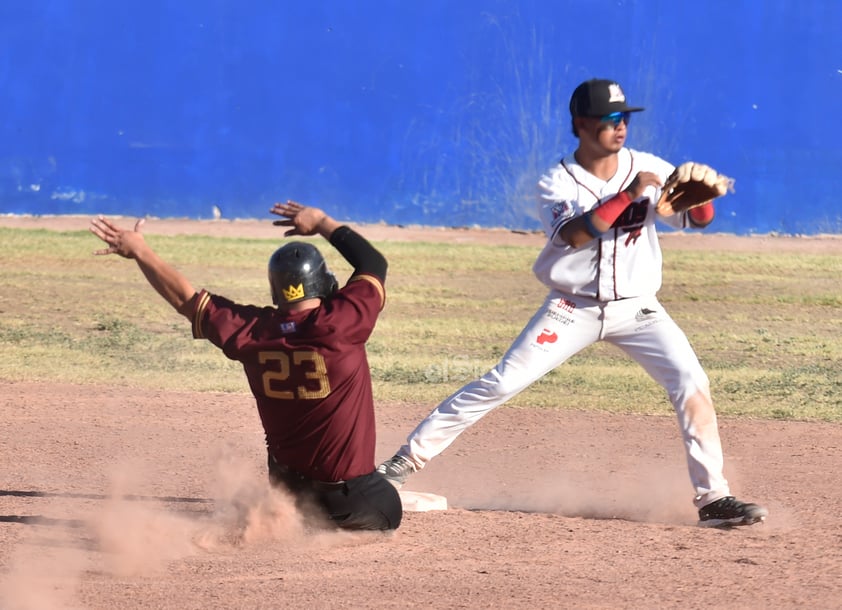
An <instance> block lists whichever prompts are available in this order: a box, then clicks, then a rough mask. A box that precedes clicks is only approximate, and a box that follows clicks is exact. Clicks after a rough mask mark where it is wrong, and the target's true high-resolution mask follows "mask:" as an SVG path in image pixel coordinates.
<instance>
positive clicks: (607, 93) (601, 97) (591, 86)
mask: <svg viewBox="0 0 842 610" xmlns="http://www.w3.org/2000/svg"><path fill="white" fill-rule="evenodd" d="M641 110H643V108H631V107H630V106H628V105H626V94H625V93H623V89H622V87H620V84H619V83H617V82H614V81H613V80H605V79H601V78H593V79H591V80H588V81H585V82H584V83H582V84H581V85H579V86H578V87H576V90H575V91H574V92H573V95H572V96H571V97H570V114H571V115H572V116H574V117H577V116H585V117H598V116H605V115H606V114H611V113H612V112H640V111H641Z"/></svg>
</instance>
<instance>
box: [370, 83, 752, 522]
mask: <svg viewBox="0 0 842 610" xmlns="http://www.w3.org/2000/svg"><path fill="white" fill-rule="evenodd" d="M641 110H643V108H633V107H630V106H628V105H627V104H626V97H625V95H624V93H623V90H622V89H621V88H620V85H619V84H617V83H616V82H613V81H609V80H597V79H594V80H590V81H587V82H584V83H582V84H581V85H580V86H579V87H577V88H576V90H575V91H574V93H573V96H572V98H571V100H570V112H571V115H572V125H573V133H574V135H576V136H577V137H578V138H579V146H578V148H577V149H576V151H575V152H574V153H573V154H571V155H569V156H567V157H565V158H564V159H562V160H561V162H560V163H559V164H558V165H556V166H554V167H552V168H550V170H549V171H548V172H547V173H546V174H545V175H544V176H543V177H542V178H541V180H540V182H539V193H540V194H539V211H540V217H541V221H542V224H543V226H544V229H545V231H546V234H547V243H546V245H545V246H544V249H543V251H542V252H541V253H540V254H539V256H538V258H537V260H536V261H535V264H534V267H533V271H534V273H535V275H536V276H537V277H538V279H539V280H540V281H541V282H542V283H544V284H546V286H547V287H548V288H549V294H548V295H547V298H546V300H545V301H544V303H543V304H542V305H541V307H540V308H539V309H538V311H537V312H536V313H535V315H534V316H533V317H532V319H531V320H530V321H529V322H528V323H527V325H526V327H525V328H524V329H523V331H522V332H521V334H520V336H519V337H518V338H517V339H515V341H514V343H513V344H512V345H511V347H510V348H509V350H508V351H507V352H506V354H505V355H504V356H503V358H502V360H500V362H499V363H498V364H497V365H496V366H495V367H494V368H493V369H491V370H490V371H489V372H488V373H486V374H485V375H484V376H482V377H481V378H480V379H477V380H475V381H472V382H470V383H468V384H467V385H465V386H464V387H462V388H461V389H459V390H457V391H456V392H455V393H454V394H452V395H451V396H449V397H448V398H446V399H445V400H444V401H443V402H442V403H441V404H439V405H438V407H436V408H435V409H434V410H433V411H432V412H431V413H430V414H429V415H428V416H427V418H426V419H424V420H423V421H422V422H421V423H420V424H419V425H418V426H417V427H416V428H415V430H414V431H413V432H412V433H411V434H410V435H409V437H408V438H407V442H406V444H405V445H403V446H402V447H401V448H400V449H399V450H398V452H397V453H396V454H395V456H394V457H392V458H391V459H389V460H387V461H386V462H384V463H383V464H381V465H380V466H379V467H378V471H379V472H380V473H381V474H383V475H384V476H385V477H386V478H387V479H389V480H390V481H391V482H392V483H393V484H394V485H395V486H396V487H400V486H401V485H403V483H404V482H405V481H406V479H407V477H408V476H409V475H410V474H411V473H412V472H414V471H416V470H419V469H421V468H423V467H424V466H425V465H426V463H427V462H429V461H430V460H431V459H432V458H433V457H435V456H437V455H438V454H440V453H441V452H442V451H444V450H445V449H446V448H447V447H448V446H449V445H450V444H451V443H452V442H453V441H454V440H455V439H456V437H457V436H459V434H461V433H462V432H463V431H464V430H465V429H467V428H468V427H469V426H471V425H473V424H474V423H476V422H477V421H478V420H479V419H480V418H481V417H483V416H484V415H486V414H487V413H488V412H489V411H491V410H492V409H494V408H495V407H497V406H499V405H501V404H503V403H504V402H506V401H507V400H509V399H510V398H512V397H513V396H515V395H516V394H517V393H519V392H521V391H522V390H524V389H525V388H526V387H527V386H529V385H530V384H531V383H533V382H534V381H536V380H538V379H539V378H541V377H542V376H544V375H545V374H546V373H548V372H549V371H551V370H552V369H554V368H556V367H558V366H559V365H560V364H562V363H563V362H565V361H566V360H567V359H568V358H570V357H571V356H573V355H574V354H576V353H578V352H579V351H581V350H582V349H584V348H585V347H587V346H588V345H591V344H592V343H594V342H596V341H608V342H609V343H612V344H614V345H616V346H617V347H619V348H620V349H621V350H623V351H624V352H625V353H626V354H628V355H629V356H631V357H632V358H634V359H635V360H636V361H637V362H638V363H640V365H641V366H642V367H643V368H644V369H645V370H646V371H647V372H648V373H649V375H651V376H652V378H653V379H655V381H657V382H658V383H659V384H661V385H662V386H663V387H664V389H665V390H666V391H667V395H668V396H669V399H670V401H671V402H672V404H673V407H674V409H675V413H676V415H677V416H678V424H679V428H680V430H681V435H682V438H683V439H684V448H685V451H686V455H687V464H688V467H689V472H690V480H691V482H692V484H693V487H694V488H695V498H694V504H695V506H696V507H697V508H698V511H699V522H700V524H701V525H705V526H723V525H748V524H751V523H756V522H758V521H762V520H763V519H765V517H766V515H767V511H766V509H764V508H762V507H760V506H758V505H756V504H748V503H744V502H740V501H739V500H737V499H735V498H734V497H733V496H732V495H731V491H730V489H729V487H728V482H727V481H726V480H725V477H724V476H723V456H722V447H721V444H720V439H719V431H718V426H717V420H716V413H715V412H714V408H713V403H712V401H711V396H710V389H709V385H708V378H707V375H706V374H705V372H704V370H702V367H701V365H700V364H699V360H698V358H697V357H696V354H695V353H694V352H693V349H692V347H691V346H690V344H689V342H688V341H687V338H686V336H685V335H684V333H683V332H682V330H681V329H680V328H679V327H678V326H677V325H676V323H675V322H674V321H673V319H672V318H671V317H670V316H669V315H668V314H667V312H666V311H665V310H664V307H663V306H662V305H661V303H660V302H659V301H658V299H657V297H656V293H657V292H658V290H659V289H660V287H661V266H662V265H661V262H662V261H661V249H660V247H659V245H658V236H657V233H656V231H655V220H656V217H657V218H658V219H659V220H661V221H663V222H665V223H666V224H668V225H670V226H672V227H675V228H680V229H683V228H691V227H692V228H703V227H705V226H707V225H708V224H709V223H710V222H711V220H713V215H714V207H713V202H712V198H713V196H716V195H717V194H722V193H724V190H722V189H720V190H718V191H715V192H714V193H713V195H711V196H707V200H706V201H695V202H690V201H687V203H688V204H693V205H694V207H692V208H691V209H680V208H678V207H677V206H676V207H675V208H674V209H673V207H672V206H671V205H670V201H671V200H674V199H676V198H680V195H679V193H678V192H677V191H674V189H673V186H674V185H675V184H676V182H677V181H678V180H679V179H678V178H677V177H676V176H677V175H678V174H682V175H684V174H686V175H687V176H689V175H690V174H693V176H694V178H693V179H692V180H695V179H696V176H697V175H698V176H702V177H703V178H702V179H703V180H704V179H706V178H705V176H712V177H713V179H712V180H708V182H719V183H720V184H721V183H722V180H721V178H722V177H721V176H719V175H718V174H716V172H713V170H711V168H709V167H707V166H704V165H702V164H687V166H686V167H685V166H682V168H681V169H682V171H681V172H678V171H677V170H676V168H674V167H673V166H672V165H671V164H670V163H668V162H666V161H664V160H663V159H660V158H658V157H656V156H654V155H652V154H648V153H643V152H638V151H635V150H631V149H629V148H626V147H625V146H624V144H625V141H626V136H627V133H628V123H629V120H630V118H631V116H632V113H634V112H639V111H641ZM674 170H676V171H674ZM668 177H669V178H671V180H670V182H669V185H670V186H669V188H667V187H665V183H666V182H667V179H668ZM684 180H685V181H687V180H688V178H686V177H685V178H684ZM692 180H691V181H692ZM666 191H669V192H668V193H667V192H666ZM662 195H663V197H662ZM668 199H669V200H670V201H666V200H668ZM687 199H688V200H689V199H690V197H687ZM665 201H666V203H665ZM659 202H660V203H661V207H658V205H659ZM688 207H689V205H688Z"/></svg>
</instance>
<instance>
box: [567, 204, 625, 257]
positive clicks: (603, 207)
mask: <svg viewBox="0 0 842 610" xmlns="http://www.w3.org/2000/svg"><path fill="white" fill-rule="evenodd" d="M632 200H633V197H632V196H631V195H630V194H629V193H628V192H626V191H621V192H619V193H617V194H616V195H614V197H612V198H611V199H609V200H607V201H605V202H604V203H602V204H600V205H599V206H598V207H596V208H594V209H593V210H591V211H590V212H587V213H585V214H582V215H581V216H578V217H576V218H573V219H572V220H570V221H568V222H567V223H565V224H564V225H563V226H562V227H561V228H560V229H559V231H558V238H559V239H561V240H562V241H563V242H565V243H566V244H567V245H569V246H572V247H574V248H578V247H580V246H584V245H585V244H586V243H588V242H589V241H591V240H592V239H595V238H597V237H599V236H600V235H602V234H603V233H605V232H606V231H607V230H608V229H610V228H611V226H612V225H613V224H614V222H615V221H616V220H617V219H618V218H619V217H620V215H621V214H622V213H623V212H625V211H626V208H628V207H629V205H630V204H631V202H632ZM557 241H558V240H556V242H557Z"/></svg>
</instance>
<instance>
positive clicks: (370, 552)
mask: <svg viewBox="0 0 842 610" xmlns="http://www.w3.org/2000/svg"><path fill="white" fill-rule="evenodd" d="M87 224H88V218H87V217H84V218H83V217H78V218H74V217H55V218H12V217H5V218H0V226H28V227H36V226H37V227H43V228H49V229H85V228H86V227H87ZM147 224H148V227H147V229H146V230H147V232H149V233H154V232H160V233H168V234H176V233H191V232H194V233H195V232H204V233H211V234H215V235H248V236H251V237H260V236H271V235H276V234H277V229H272V227H271V226H270V225H268V223H257V222H250V221H242V222H207V223H197V222H192V221H151V222H149V223H147ZM364 232H365V234H366V235H367V236H369V237H371V238H372V239H374V240H378V239H424V240H431V241H432V240H435V239H442V238H445V239H447V240H459V241H463V242H467V243H470V242H471V241H473V240H490V241H492V242H493V243H523V244H535V245H540V244H541V242H542V239H541V237H540V235H537V234H532V233H513V232H508V231H468V230H438V229H422V228H415V229H413V228H403V229H396V228H390V227H381V226H379V225H378V226H367V227H364ZM726 244H727V245H726ZM664 246H665V248H669V247H685V248H696V247H699V248H712V247H728V248H732V249H733V248H737V249H747V250H752V251H754V250H758V251H762V250H763V249H765V248H773V249H776V250H780V249H785V248H793V249H795V250H801V249H806V250H811V249H815V251H822V252H840V253H842V239H840V238H834V237H816V238H783V237H771V236H765V237H751V238H735V237H733V236H724V235H719V236H717V235H711V236H692V237H691V236H673V235H667V236H665V237H664ZM150 298H152V297H151V296H150ZM431 406H432V405H417V404H383V403H378V405H377V408H378V412H377V414H378V456H377V457H378V459H384V458H386V457H388V456H390V455H391V453H392V452H393V451H394V449H395V448H396V447H397V446H399V445H400V443H401V442H402V440H403V438H404V436H405V435H406V433H407V432H409V431H410V430H411V428H412V427H413V426H414V425H415V423H417V421H418V420H419V419H420V418H421V417H423V416H424V415H425V414H426V413H427V412H428V411H429V409H430V408H431ZM0 413H2V417H3V419H4V421H5V423H6V425H5V428H4V430H5V432H4V433H3V434H2V435H0V460H2V464H3V467H2V469H0V477H2V478H0V608H2V609H3V610H17V609H26V610H29V609H41V608H86V609H87V608H90V609H94V608H97V609H99V608H103V609H104V608H109V609H110V608H173V609H175V608H179V609H183V608H197V609H198V608H310V609H314V608H679V607H681V608H802V607H808V606H809V607H816V608H842V528H840V526H839V515H840V514H842V469H840V467H839V464H840V458H839V455H840V450H842V430H840V427H839V426H838V425H834V424H819V423H795V422H778V421H753V420H735V419H722V420H721V428H722V438H723V444H724V448H725V453H726V474H727V475H728V478H729V480H730V482H731V484H732V487H733V489H734V491H735V492H736V493H737V494H738V495H739V496H740V497H744V498H746V499H750V500H756V501H759V502H762V503H763V504H765V505H766V506H768V508H769V510H770V517H769V519H768V521H767V522H766V523H765V524H762V525H759V526H753V527H750V528H741V529H735V530H731V531H721V530H706V529H701V528H699V527H697V526H696V525H695V511H694V509H693V506H692V503H691V496H692V488H691V486H690V483H689V480H688V477H687V474H686V470H685V467H684V461H683V459H684V458H683V454H682V447H681V441H680V437H679V434H678V429H677V425H676V423H675V421H674V420H673V418H671V417H644V416H623V415H609V414H596V413H584V412H576V411H551V410H538V409H519V408H514V407H502V408H500V409H498V410H497V411H495V412H494V413H492V414H490V415H489V416H488V417H487V418H486V419H484V420H483V421H482V422H480V424H478V425H477V426H474V427H473V428H471V429H470V430H468V431H467V432H466V433H465V434H463V435H462V437H460V439H459V440H458V441H457V442H456V443H455V444H454V445H453V446H452V447H451V448H450V449H448V450H447V451H446V452H445V453H444V454H443V455H442V456H440V457H439V458H437V459H436V460H434V461H433V462H431V464H430V465H429V466H428V468H426V469H425V470H424V471H422V472H420V473H418V474H417V475H415V477H414V478H412V479H410V482H409V483H408V485H407V489H410V490H417V491H428V492H434V493H437V494H442V495H444V496H446V497H447V498H448V501H449V505H450V506H449V508H448V510H446V511H436V512H429V513H407V514H406V515H405V517H404V522H403V524H402V526H401V528H400V529H399V530H398V531H397V532H395V533H394V534H390V535H384V534H351V533H336V532H323V531H314V530H312V529H311V528H308V527H306V526H305V525H304V523H303V522H302V516H301V515H299V514H297V513H296V512H295V511H294V510H293V509H292V507H291V504H290V502H289V499H288V498H286V497H284V496H283V495H281V494H279V493H278V492H271V491H269V490H268V488H267V486H266V484H265V474H264V466H265V464H264V453H263V449H262V440H263V439H262V434H261V433H260V424H259V421H258V418H257V414H256V411H255V409H254V407H253V401H252V399H251V397H250V396H248V395H245V394H215V393H214V394H194V393H179V392H150V391H143V390H137V389H132V388H113V387H103V386H80V385H69V384H65V385H50V384H35V383H23V382H0Z"/></svg>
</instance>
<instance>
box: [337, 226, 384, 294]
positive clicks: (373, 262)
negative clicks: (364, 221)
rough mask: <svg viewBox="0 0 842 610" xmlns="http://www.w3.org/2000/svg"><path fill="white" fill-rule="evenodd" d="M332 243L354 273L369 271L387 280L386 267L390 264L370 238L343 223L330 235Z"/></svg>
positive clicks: (382, 279) (382, 280)
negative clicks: (352, 268)
mask: <svg viewBox="0 0 842 610" xmlns="http://www.w3.org/2000/svg"><path fill="white" fill-rule="evenodd" d="M330 243H331V245H332V246H333V247H334V248H336V249H337V250H339V253H340V254H341V255H342V256H344V257H345V260H347V261H348V262H349V263H351V266H352V267H354V275H358V274H360V273H368V274H371V275H374V276H376V277H378V278H380V281H381V282H383V283H385V282H386V268H387V267H388V266H389V264H388V263H387V262H386V258H385V257H384V256H383V255H382V254H380V252H379V251H378V250H377V249H376V248H375V247H374V246H372V245H371V244H370V243H368V240H367V239H366V238H365V237H363V236H362V235H360V234H359V233H357V232H356V231H354V230H353V229H352V228H351V227H349V226H347V225H342V226H341V227H339V228H338V229H336V230H335V231H334V232H333V234H332V235H331V236H330Z"/></svg>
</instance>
